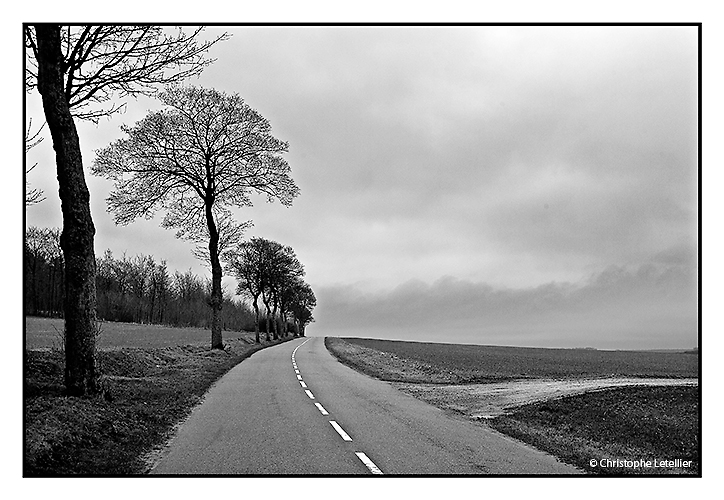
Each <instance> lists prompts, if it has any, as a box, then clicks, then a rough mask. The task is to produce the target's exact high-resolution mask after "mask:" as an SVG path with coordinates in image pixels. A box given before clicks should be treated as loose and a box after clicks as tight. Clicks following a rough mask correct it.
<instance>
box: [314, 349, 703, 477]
mask: <svg viewBox="0 0 724 500" xmlns="http://www.w3.org/2000/svg"><path fill="white" fill-rule="evenodd" d="M326 345H327V348H328V349H329V350H330V352H332V354H334V355H335V356H336V357H337V358H338V359H340V361H342V362H343V363H345V364H347V365H349V366H351V367H352V368H354V369H356V370H358V371H361V372H363V373H366V374H368V375H371V376H374V377H377V378H380V379H382V380H387V381H391V382H401V383H417V384H471V383H487V382H501V381H513V380H519V379H551V378H554V379H571V380H574V379H579V378H584V377H585V378H596V377H612V376H615V377H642V378H662V377H672V378H685V377H697V376H698V356H697V355H695V354H691V353H683V352H644V351H597V350H586V349H533V348H515V347H495V346H469V345H454V344H433V343H418V342H396V341H383V340H373V339H338V338H328V339H327V340H326ZM424 391H425V387H424V386H422V385H421V389H419V391H416V392H417V394H416V395H419V394H420V392H424ZM425 399H426V400H428V401H433V402H434V398H430V399H428V398H425ZM444 406H445V407H446V408H447V409H449V408H450V405H444ZM477 421H478V422H479V423H480V424H481V425H489V426H491V427H493V428H494V429H496V430H498V431H500V432H503V433H506V434H508V435H510V436H512V437H515V438H517V439H520V440H521V441H524V442H526V443H529V444H531V445H533V446H535V447H537V448H539V449H541V450H544V451H547V452H549V453H551V454H553V455H555V456H557V457H559V458H560V459H561V460H563V461H565V462H568V463H571V464H573V465H576V466H578V467H581V468H582V469H584V470H586V471H588V472H590V473H594V474H615V475H622V474H661V473H669V474H671V473H674V474H686V473H690V474H699V470H700V469H699V441H698V438H699V389H698V387H676V386H674V387H625V388H618V389H608V390H603V391H597V392H592V393H588V394H582V395H575V396H568V397H563V398H559V399H554V400H549V401H545V402H539V403H533V404H528V405H524V406H520V407H518V408H515V409H514V410H513V411H512V412H510V413H509V414H506V415H501V416H498V417H496V418H493V419H490V420H477ZM605 459H609V460H616V459H619V460H642V459H643V460H651V461H653V460H654V459H656V460H659V461H660V460H670V459H685V460H692V461H693V464H692V466H691V467H689V468H683V469H682V468H658V467H657V468H639V469H632V468H626V467H612V466H609V467H601V466H600V465H597V466H595V467H592V466H591V460H597V461H599V462H597V463H600V460H605Z"/></svg>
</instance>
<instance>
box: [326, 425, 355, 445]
mask: <svg viewBox="0 0 724 500" xmlns="http://www.w3.org/2000/svg"><path fill="white" fill-rule="evenodd" d="M329 423H330V424H332V427H334V430H335V431H337V432H338V433H339V435H340V436H342V439H344V440H345V441H352V438H351V437H349V434H347V433H346V432H344V429H342V428H341V427H340V426H339V424H338V423H337V422H335V421H334V420H330V421H329Z"/></svg>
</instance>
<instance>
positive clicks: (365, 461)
mask: <svg viewBox="0 0 724 500" xmlns="http://www.w3.org/2000/svg"><path fill="white" fill-rule="evenodd" d="M307 342H309V339H307V340H305V341H304V342H302V343H301V344H299V345H298V346H297V347H296V348H295V349H294V351H292V367H293V368H294V373H295V375H296V376H297V380H298V381H299V383H300V384H301V386H302V388H303V389H305V392H306V393H307V396H309V399H315V398H314V394H313V393H312V391H311V390H309V389H307V384H306V383H305V382H304V378H303V377H302V373H301V372H300V371H299V367H298V366H297V360H296V355H297V350H298V349H299V348H300V347H302V346H303V345H304V344H306V343H307ZM314 406H316V407H317V409H318V410H319V412H320V413H321V414H322V416H325V417H331V415H330V414H329V412H328V411H327V410H325V409H324V406H322V403H320V402H318V401H317V402H315V403H314ZM327 420H328V422H329V423H330V425H331V426H332V427H334V430H335V431H337V434H339V436H340V437H341V438H342V440H343V441H348V442H351V441H352V438H351V437H350V435H349V434H347V432H345V430H344V429H342V426H341V425H339V424H338V423H337V422H336V421H334V420H332V418H329V419H327ZM354 454H355V455H356V456H357V458H359V459H360V461H361V462H362V463H363V464H364V465H365V467H367V468H368V469H369V471H370V472H371V473H372V474H380V475H382V474H384V473H383V472H382V471H381V470H380V468H379V467H377V465H375V463H374V462H373V461H372V460H370V458H369V457H368V456H367V455H366V454H365V453H364V452H363V451H358V450H355V451H354Z"/></svg>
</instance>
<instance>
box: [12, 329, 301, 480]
mask: <svg viewBox="0 0 724 500" xmlns="http://www.w3.org/2000/svg"><path fill="white" fill-rule="evenodd" d="M62 328H63V323H62V320H48V319H40V318H27V319H26V346H27V347H26V354H25V355H26V357H25V379H24V387H23V396H24V406H25V407H24V411H25V453H24V464H23V474H24V476H26V477H27V476H57V475H74V474H83V475H115V476H118V475H127V474H142V473H144V472H145V470H146V468H147V466H148V464H147V463H146V460H145V457H146V456H147V454H148V453H149V452H151V451H153V449H154V448H156V447H158V446H161V445H162V444H163V443H164V442H165V441H166V439H167V438H168V437H169V434H170V432H171V431H172V430H173V428H174V426H175V425H176V424H177V423H178V422H179V421H181V420H182V419H183V418H184V417H185V416H186V415H188V413H189V412H190V411H191V409H192V408H193V407H194V406H195V405H196V404H198V403H199V402H200V400H201V398H202V396H203V394H204V393H205V392H206V391H207V390H208V389H209V387H211V385H212V384H213V383H214V382H215V381H216V380H217V379H218V378H219V377H221V376H222V375H223V374H224V373H226V372H227V371H228V370H230V369H231V368H232V367H234V366H235V365H237V364H238V363H240V362H241V361H242V360H244V359H245V358H247V357H249V356H250V355H251V354H253V353H254V352H256V351H258V350H259V349H262V348H264V347H268V346H270V345H273V344H276V343H278V342H271V343H266V342H264V343H262V344H261V345H257V344H254V334H253V333H247V332H242V333H238V332H225V333H224V335H225V339H224V343H225V345H226V349H225V350H224V351H219V350H211V349H210V347H209V345H210V333H209V331H208V330H202V329H198V328H169V327H161V326H153V325H128V324H122V323H107V324H104V325H103V328H102V331H103V333H102V334H101V337H100V339H99V363H100V367H101V370H102V372H103V383H104V385H105V387H106V388H107V391H108V394H109V395H110V400H108V398H106V399H104V398H98V397H96V398H69V397H66V396H63V372H64V356H63V353H62V351H61V350H60V348H59V346H62V337H61V335H60V334H59V333H58V332H59V331H62ZM263 337H264V336H263V335H262V338H263ZM290 338H291V337H290Z"/></svg>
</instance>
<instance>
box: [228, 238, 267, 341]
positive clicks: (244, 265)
mask: <svg viewBox="0 0 724 500" xmlns="http://www.w3.org/2000/svg"><path fill="white" fill-rule="evenodd" d="M271 243H272V242H271V241H269V240H265V239H264V238H251V240H249V241H245V242H243V243H240V244H239V245H238V247H237V248H235V249H233V250H230V251H228V252H227V261H228V262H229V267H230V269H231V272H232V274H233V275H234V276H235V277H236V280H237V290H236V293H238V294H239V295H243V296H246V297H248V298H250V299H251V302H252V306H253V308H254V333H255V335H256V343H257V344H258V343H260V342H261V339H260V338H259V297H261V294H262V292H263V290H264V288H266V267H267V261H268V256H269V248H268V247H269V245H270V244H271ZM267 335H268V330H267Z"/></svg>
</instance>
